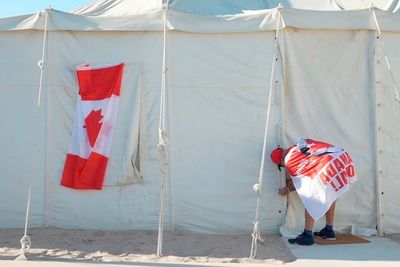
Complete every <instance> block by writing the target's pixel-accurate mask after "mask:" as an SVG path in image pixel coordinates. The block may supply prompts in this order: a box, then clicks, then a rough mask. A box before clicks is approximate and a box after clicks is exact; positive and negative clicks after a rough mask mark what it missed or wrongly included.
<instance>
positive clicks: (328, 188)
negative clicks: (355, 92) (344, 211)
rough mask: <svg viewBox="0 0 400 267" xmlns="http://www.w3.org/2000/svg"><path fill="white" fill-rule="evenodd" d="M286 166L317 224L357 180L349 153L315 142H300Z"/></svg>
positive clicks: (303, 140) (292, 151) (304, 140)
mask: <svg viewBox="0 0 400 267" xmlns="http://www.w3.org/2000/svg"><path fill="white" fill-rule="evenodd" d="M285 166H286V169H287V170H288V172H289V174H290V176H291V177H292V180H293V184H294V186H295V187H296V191H297V192H298V194H299V196H300V198H301V200H302V202H303V204H304V207H305V208H306V209H307V211H308V213H309V214H310V215H311V216H312V217H313V218H314V219H315V220H318V219H319V218H321V217H322V216H323V215H324V214H325V212H326V211H327V210H328V209H329V207H330V206H331V204H332V203H333V202H334V201H335V200H337V199H338V198H339V197H340V196H341V195H342V194H343V193H344V192H345V191H347V190H348V188H349V186H350V184H352V183H354V182H355V181H356V180H357V178H356V173H355V169H354V164H353V160H352V159H351V157H350V155H349V154H348V153H347V152H346V151H344V150H343V149H342V148H340V147H336V146H332V145H330V144H327V143H324V142H320V141H315V140H312V139H303V138H300V139H299V142H298V144H297V145H295V146H293V147H292V148H290V150H289V152H288V154H287V155H286V157H285Z"/></svg>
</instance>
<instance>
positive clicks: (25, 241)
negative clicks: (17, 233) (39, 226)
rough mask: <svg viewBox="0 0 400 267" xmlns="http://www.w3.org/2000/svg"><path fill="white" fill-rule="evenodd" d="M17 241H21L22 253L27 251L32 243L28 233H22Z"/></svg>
mask: <svg viewBox="0 0 400 267" xmlns="http://www.w3.org/2000/svg"><path fill="white" fill-rule="evenodd" d="M19 242H20V243H21V252H22V253H23V254H25V253H27V252H28V250H29V249H30V248H31V245H32V244H31V238H30V237H29V235H24V236H23V237H22V238H21V240H20V241H19Z"/></svg>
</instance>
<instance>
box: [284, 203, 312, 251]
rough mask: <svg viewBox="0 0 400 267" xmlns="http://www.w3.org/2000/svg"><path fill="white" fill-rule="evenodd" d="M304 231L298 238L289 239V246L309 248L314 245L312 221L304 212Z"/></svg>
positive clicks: (306, 212)
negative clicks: (297, 245) (296, 245)
mask: <svg viewBox="0 0 400 267" xmlns="http://www.w3.org/2000/svg"><path fill="white" fill-rule="evenodd" d="M304 220H305V222H304V231H303V233H301V234H300V235H299V236H298V237H296V238H293V239H289V240H288V241H289V243H291V244H299V245H302V246H310V245H313V244H314V239H313V234H312V229H313V226H314V219H313V217H311V215H310V214H309V213H308V211H307V210H306V211H305V213H304Z"/></svg>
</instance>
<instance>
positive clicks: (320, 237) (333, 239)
mask: <svg viewBox="0 0 400 267" xmlns="http://www.w3.org/2000/svg"><path fill="white" fill-rule="evenodd" d="M314 237H316V238H319V239H326V240H329V241H335V240H336V237H330V238H327V237H323V236H316V235H315V236H314Z"/></svg>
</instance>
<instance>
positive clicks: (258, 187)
mask: <svg viewBox="0 0 400 267" xmlns="http://www.w3.org/2000/svg"><path fill="white" fill-rule="evenodd" d="M277 11H278V16H277V22H276V30H275V46H274V56H273V58H272V70H271V81H270V85H269V95H268V104H267V118H266V122H265V131H264V141H263V149H262V156H261V164H260V172H259V178H258V184H255V185H254V186H253V189H254V191H255V192H256V193H257V207H256V215H255V219H254V221H253V224H254V228H253V233H252V242H251V251H250V257H249V258H250V259H254V258H255V257H256V255H257V242H261V243H262V242H264V240H263V239H262V238H261V233H260V227H259V221H258V217H259V210H260V204H261V195H262V185H263V177H264V165H265V154H266V149H267V137H268V124H269V118H270V110H271V99H272V90H273V88H274V84H275V79H274V78H275V65H276V62H277V60H278V48H279V39H278V38H279V30H280V23H281V19H282V11H283V6H282V5H281V4H279V6H278V7H277Z"/></svg>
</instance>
